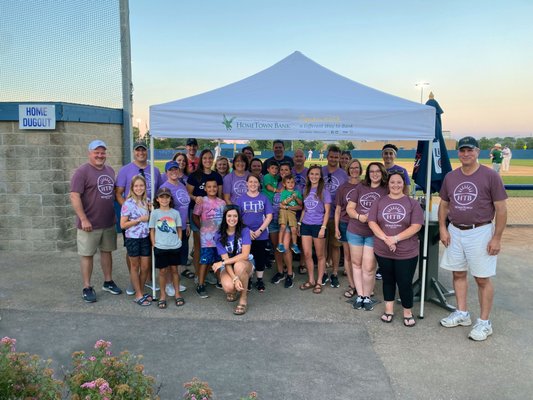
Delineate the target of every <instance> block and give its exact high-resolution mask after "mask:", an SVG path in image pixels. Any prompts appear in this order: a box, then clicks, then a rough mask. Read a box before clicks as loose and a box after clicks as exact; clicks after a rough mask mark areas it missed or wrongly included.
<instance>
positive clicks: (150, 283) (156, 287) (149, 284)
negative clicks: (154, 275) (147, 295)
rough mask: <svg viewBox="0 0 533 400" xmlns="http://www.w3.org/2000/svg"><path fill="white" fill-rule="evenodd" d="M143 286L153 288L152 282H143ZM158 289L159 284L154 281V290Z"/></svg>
mask: <svg viewBox="0 0 533 400" xmlns="http://www.w3.org/2000/svg"><path fill="white" fill-rule="evenodd" d="M144 287H147V288H148V289H150V290H153V288H152V282H146V283H145V284H144ZM159 289H160V288H159V285H158V284H157V283H156V284H155V291H156V292H157V291H158V290H159Z"/></svg>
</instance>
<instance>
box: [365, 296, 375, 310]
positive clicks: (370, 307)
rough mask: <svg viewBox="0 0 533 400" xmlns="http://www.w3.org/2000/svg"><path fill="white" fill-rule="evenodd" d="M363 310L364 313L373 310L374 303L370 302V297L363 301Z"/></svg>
mask: <svg viewBox="0 0 533 400" xmlns="http://www.w3.org/2000/svg"><path fill="white" fill-rule="evenodd" d="M363 308H364V309H365V311H372V310H373V309H374V303H373V302H372V300H370V297H365V298H364V300H363Z"/></svg>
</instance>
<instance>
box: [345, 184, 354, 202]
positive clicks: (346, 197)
mask: <svg viewBox="0 0 533 400" xmlns="http://www.w3.org/2000/svg"><path fill="white" fill-rule="evenodd" d="M354 190H355V188H353V189H350V191H349V192H348V193H346V196H345V197H344V200H345V201H346V204H348V202H349V201H350V196H351V195H352V192H353V191H354Z"/></svg>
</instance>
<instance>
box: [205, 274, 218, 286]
mask: <svg viewBox="0 0 533 400" xmlns="http://www.w3.org/2000/svg"><path fill="white" fill-rule="evenodd" d="M205 281H206V282H207V283H209V284H210V285H216V284H217V282H218V279H217V277H216V275H215V274H214V273H213V272H211V271H209V273H208V274H207V276H206V277H205Z"/></svg>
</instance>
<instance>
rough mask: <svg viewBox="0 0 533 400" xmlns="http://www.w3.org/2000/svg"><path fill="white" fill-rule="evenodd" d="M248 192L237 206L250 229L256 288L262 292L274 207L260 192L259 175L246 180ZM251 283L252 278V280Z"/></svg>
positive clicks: (236, 203) (239, 199) (238, 201)
mask: <svg viewBox="0 0 533 400" xmlns="http://www.w3.org/2000/svg"><path fill="white" fill-rule="evenodd" d="M246 184H247V186H248V191H247V192H246V193H245V194H243V195H242V196H240V197H238V198H237V201H236V202H235V205H237V206H239V208H240V211H241V215H242V220H243V223H244V225H246V226H247V227H248V228H249V229H250V237H251V238H252V250H251V251H252V254H253V255H254V259H255V268H256V270H257V282H256V284H255V287H256V288H257V290H259V291H260V292H264V291H265V283H264V282H263V274H264V271H265V266H266V263H267V261H268V258H267V253H266V245H267V242H268V229H267V228H268V225H269V224H270V221H272V205H271V204H270V201H269V200H268V198H267V197H266V195H264V194H263V193H261V192H260V191H259V188H260V186H261V183H260V182H259V178H258V176H257V175H254V174H251V175H248V178H247V179H246ZM250 282H251V278H250Z"/></svg>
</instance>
